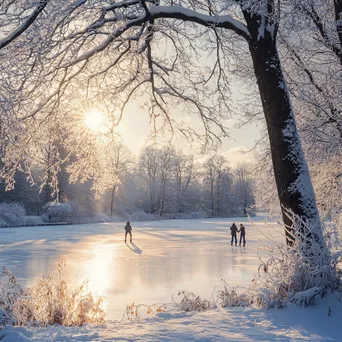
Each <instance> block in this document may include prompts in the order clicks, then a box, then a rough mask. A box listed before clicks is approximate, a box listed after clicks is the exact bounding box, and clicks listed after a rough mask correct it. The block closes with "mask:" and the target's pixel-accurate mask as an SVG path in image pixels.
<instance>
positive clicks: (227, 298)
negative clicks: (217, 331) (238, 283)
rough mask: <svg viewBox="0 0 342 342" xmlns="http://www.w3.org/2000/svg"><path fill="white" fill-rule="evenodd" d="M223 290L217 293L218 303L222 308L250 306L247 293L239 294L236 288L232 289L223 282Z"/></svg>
mask: <svg viewBox="0 0 342 342" xmlns="http://www.w3.org/2000/svg"><path fill="white" fill-rule="evenodd" d="M223 283H224V285H223V288H222V289H221V290H219V291H218V293H217V300H216V303H217V304H219V305H220V306H222V307H224V308H225V307H233V306H248V305H249V304H250V302H249V298H248V295H247V293H245V292H244V293H242V294H239V293H238V290H237V288H236V287H230V286H229V285H228V284H227V283H226V282H225V281H224V280H223Z"/></svg>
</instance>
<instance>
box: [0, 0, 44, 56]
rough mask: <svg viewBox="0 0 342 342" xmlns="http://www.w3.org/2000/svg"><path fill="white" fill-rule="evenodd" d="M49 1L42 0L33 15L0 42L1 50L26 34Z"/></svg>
mask: <svg viewBox="0 0 342 342" xmlns="http://www.w3.org/2000/svg"><path fill="white" fill-rule="evenodd" d="M48 1H49V0H40V2H39V5H38V6H37V7H36V9H35V10H34V11H33V12H32V13H31V15H30V16H29V17H28V18H26V20H25V21H24V22H23V23H22V24H21V25H20V26H19V27H17V28H16V29H15V30H14V31H13V32H12V33H11V34H9V35H8V36H7V37H6V38H4V39H2V40H0V50H1V49H2V48H4V47H5V46H7V45H8V44H10V43H11V42H12V41H14V40H15V39H16V38H18V37H19V36H20V35H21V34H22V33H24V32H25V31H26V30H27V29H28V28H29V27H30V26H31V25H32V24H33V23H34V21H35V20H36V19H37V17H38V16H39V14H40V13H41V12H42V11H43V10H44V8H45V7H46V5H47V3H48Z"/></svg>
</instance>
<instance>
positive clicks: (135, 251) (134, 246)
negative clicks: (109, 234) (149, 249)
mask: <svg viewBox="0 0 342 342" xmlns="http://www.w3.org/2000/svg"><path fill="white" fill-rule="evenodd" d="M126 245H127V247H128V248H129V249H130V250H131V251H133V252H134V253H137V254H141V253H142V250H141V249H140V248H139V247H138V246H137V245H136V244H135V243H134V242H132V243H131V245H132V246H133V248H132V247H131V246H130V245H129V244H128V243H127V242H126Z"/></svg>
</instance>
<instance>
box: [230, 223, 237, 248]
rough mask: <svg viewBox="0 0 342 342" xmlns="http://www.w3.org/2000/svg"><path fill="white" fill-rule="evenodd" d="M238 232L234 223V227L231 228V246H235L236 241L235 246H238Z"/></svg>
mask: <svg viewBox="0 0 342 342" xmlns="http://www.w3.org/2000/svg"><path fill="white" fill-rule="evenodd" d="M237 231H238V229H237V227H236V224H235V222H233V224H232V226H231V227H230V234H232V241H231V243H230V244H231V245H232V246H233V241H234V239H235V246H237V237H236V232H237Z"/></svg>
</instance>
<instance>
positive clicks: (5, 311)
mask: <svg viewBox="0 0 342 342" xmlns="http://www.w3.org/2000/svg"><path fill="white" fill-rule="evenodd" d="M23 292H24V291H23V289H22V287H21V286H20V284H18V282H17V279H16V277H15V276H13V274H12V273H11V272H10V271H9V270H8V269H7V268H5V267H4V268H3V270H2V273H1V281H0V327H1V326H3V325H5V324H14V323H15V320H14V318H13V306H14V304H15V303H16V302H17V301H18V300H19V298H20V297H21V296H22V295H23Z"/></svg>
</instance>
